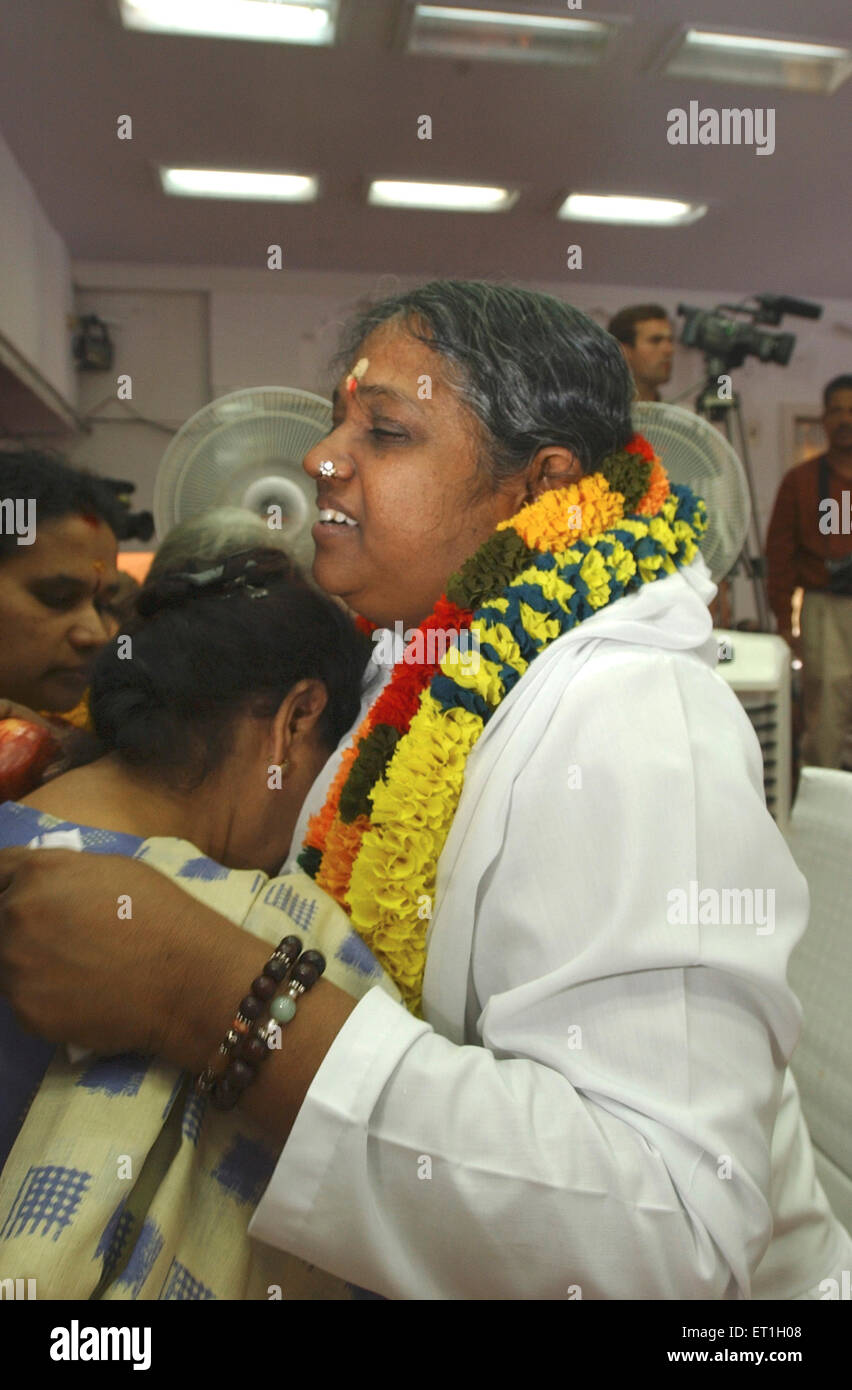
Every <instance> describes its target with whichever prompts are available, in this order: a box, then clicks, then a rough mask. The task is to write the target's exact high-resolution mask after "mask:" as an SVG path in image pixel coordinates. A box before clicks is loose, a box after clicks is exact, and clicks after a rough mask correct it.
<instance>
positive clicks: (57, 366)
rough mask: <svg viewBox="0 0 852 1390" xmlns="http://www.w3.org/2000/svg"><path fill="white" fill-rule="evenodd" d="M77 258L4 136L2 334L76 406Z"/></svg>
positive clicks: (0, 181)
mask: <svg viewBox="0 0 852 1390" xmlns="http://www.w3.org/2000/svg"><path fill="white" fill-rule="evenodd" d="M72 310H73V291H72V284H71V262H70V259H69V256H68V253H67V251H66V249H65V245H64V243H63V241H62V239H61V237H60V236H59V234H58V233H57V232H56V231H55V230H54V228H53V227H52V225H51V223H50V222H49V221H48V219H47V217H46V216H45V214H44V212H43V211H42V209H41V206H40V204H39V202H38V200H37V199H36V196H35V194H34V192H33V190H32V188H31V187H30V184H29V183H28V181H27V179H26V178H25V176H24V174H23V173H22V172H21V169H20V168H19V166H18V165H17V163H16V162H15V159H14V157H13V155H12V152H11V150H10V149H9V147H8V145H7V144H6V142H5V140H4V139H3V137H2V135H0V334H2V335H3V337H4V338H5V339H6V340H7V341H8V342H9V343H10V344H11V346H12V347H13V348H14V349H15V350H16V351H17V352H18V353H20V355H21V356H22V357H23V358H24V359H25V361H26V362H27V364H28V365H29V366H30V367H33V368H35V370H36V371H37V372H38V373H39V374H40V375H41V376H42V377H44V379H45V381H47V382H48V384H49V385H50V386H52V387H53V388H54V390H56V391H58V392H59V394H60V396H62V397H63V399H64V400H65V401H67V402H69V403H70V404H71V405H73V404H74V401H75V399H76V392H77V387H76V380H75V373H74V367H73V365H72V362H71V332H70V329H69V327H68V323H67V316H68V315H69V314H70V313H71V312H72Z"/></svg>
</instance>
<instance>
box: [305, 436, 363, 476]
mask: <svg viewBox="0 0 852 1390" xmlns="http://www.w3.org/2000/svg"><path fill="white" fill-rule="evenodd" d="M302 467H303V468H304V470H305V472H306V473H307V475H308V477H309V478H313V479H314V481H315V482H319V481H321V480H323V479H331V478H342V479H344V481H345V480H346V479H348V478H351V477H352V475H353V474H354V472H355V469H354V467H353V465H352V463H351V461H350V459H349V457H348V455H346V454H344V452H343V450H342V449H341V448H340V447H339V446H338V447H335V444H334V433H332V434H330V435H327V436H326V438H325V439H323V440H321V441H320V443H319V444H316V445H315V446H314V448H313V449H309V450H308V452H307V453H306V454H305V457H304V458H303V460H302Z"/></svg>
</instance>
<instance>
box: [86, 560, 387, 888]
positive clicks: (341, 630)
mask: <svg viewBox="0 0 852 1390" xmlns="http://www.w3.org/2000/svg"><path fill="white" fill-rule="evenodd" d="M197 568H198V572H197V573H195V574H194V575H193V576H192V577H190V576H188V574H187V573H183V574H168V575H164V576H162V577H161V578H159V579H157V580H155V581H153V582H150V583H148V584H146V585H144V586H143V588H142V589H141V590H140V592H139V594H138V595H137V599H136V608H137V616H136V617H135V618H134V619H133V620H132V621H131V622H130V623H128V624H127V625H126V627H125V630H124V631H123V632H122V633H121V634H120V635H119V636H118V637H117V638H116V640H115V642H114V643H111V644H110V646H109V647H107V648H105V650H104V651H103V652H102V653H101V654H100V656H99V658H98V660H97V662H96V663H95V667H94V671H93V674H92V685H91V692H90V707H91V714H92V723H93V726H94V730H95V734H96V737H97V740H98V747H97V752H98V753H100V754H110V755H112V757H113V758H114V759H115V760H117V761H118V763H119V764H121V765H122V766H123V767H124V768H125V769H126V770H130V771H132V772H133V773H134V774H135V775H136V776H138V777H139V778H140V779H141V781H142V782H143V783H147V784H149V785H155V786H158V787H165V788H168V789H169V790H170V791H171V792H173V793H174V796H175V798H177V799H178V800H179V801H180V800H181V799H185V798H186V796H187V795H192V794H195V793H199V792H200V793H201V794H202V795H203V796H204V798H205V800H206V799H207V798H209V797H214V798H219V799H220V802H221V808H222V815H221V817H220V823H221V825H222V827H223V836H224V837H225V839H226V840H227V849H224V848H223V847H222V846H214V847H213V848H214V851H216V850H218V852H217V853H215V854H214V857H219V858H221V859H222V861H223V862H226V863H228V864H229V865H231V866H233V867H263V868H266V869H270V870H271V871H273V872H274V871H277V868H278V866H279V865H280V863H281V861H282V860H283V859H284V858H285V857H286V854H287V852H288V849H289V845H290V839H291V836H292V830H293V826H294V824H295V820H296V816H297V815H298V811H299V809H300V807H301V805H302V802H303V800H304V797H305V795H306V794H307V791H308V789H309V788H310V786H311V783H312V782H313V781H314V779H315V777H316V776H317V774H318V773H319V771H320V769H321V768H322V766H323V764H324V763H325V762H326V760H327V759H328V757H329V755H330V754H331V752H332V751H333V750H334V748H335V747H336V746H337V744H338V743H339V742H340V740H341V738H342V737H343V736H344V734H346V733H347V731H348V730H349V729H350V727H351V726H352V724H353V723H354V722H355V719H356V717H357V715H358V710H359V706H360V700H361V682H362V677H363V673H364V669H365V666H366V664H367V660H368V658H369V654H370V644H369V641H368V639H367V638H365V637H364V636H363V635H362V634H360V633H359V632H358V631H357V630H356V628H355V626H354V624H353V622H352V620H351V618H350V617H349V616H348V615H347V614H346V613H345V612H344V610H343V609H342V608H341V606H340V605H339V604H337V603H336V602H334V600H333V599H329V598H327V597H326V596H325V595H323V594H321V593H319V592H318V591H317V590H316V589H315V588H314V586H313V585H311V584H310V583H309V582H308V581H307V580H306V579H305V578H304V576H303V575H302V574H301V573H300V572H299V571H298V570H297V569H296V568H295V567H294V566H293V565H292V564H291V562H290V561H289V559H288V558H287V556H286V555H284V554H282V552H281V551H280V550H274V549H257V550H252V551H247V552H243V553H242V554H240V555H237V556H231V557H221V560H220V561H219V562H217V563H216V564H214V565H206V566H205V568H204V569H201V568H200V566H199V567H197Z"/></svg>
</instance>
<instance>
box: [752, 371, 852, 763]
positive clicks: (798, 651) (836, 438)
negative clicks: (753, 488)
mask: <svg viewBox="0 0 852 1390" xmlns="http://www.w3.org/2000/svg"><path fill="white" fill-rule="evenodd" d="M822 424H823V428H824V430H825V434H826V439H827V441H828V448H827V450H826V451H825V453H824V454H820V455H818V456H817V457H816V458H812V459H806V460H805V462H804V463H800V464H798V466H797V467H795V468H791V469H790V470H789V471H788V472H787V474H786V475H785V477H784V479H783V481H782V483H781V486H780V488H779V489H778V495H777V497H776V499H775V506H774V508H773V511H772V517H771V520H770V522H769V530H768V531H767V535H766V555H767V560H768V590H769V602H770V605H771V607H772V611H773V612H774V614H775V617H776V619H777V622H778V631H779V633H780V634H781V636H782V637H783V638H784V639H785V641H786V642H787V643H788V644H789V646H790V647H791V648H792V650H793V652H794V654H795V655H796V656H800V657H801V661H802V677H803V680H802V691H803V706H804V708H803V717H804V733H803V736H802V750H801V753H802V761H803V762H804V763H809V764H811V765H816V766H818V767H839V768H845V769H846V770H847V771H850V772H852V374H849V375H845V376H838V377H835V378H834V379H833V380H832V381H830V382H829V383H828V385H827V386H826V388H825V390H824V391H823V415H822ZM799 587H801V588H803V589H804V591H805V595H804V600H803V603H802V613H801V619H800V628H801V637H800V639H799V640H798V641H797V640H796V639H795V638H794V637H793V634H792V615H791V600H792V597H793V590H794V589H796V588H799Z"/></svg>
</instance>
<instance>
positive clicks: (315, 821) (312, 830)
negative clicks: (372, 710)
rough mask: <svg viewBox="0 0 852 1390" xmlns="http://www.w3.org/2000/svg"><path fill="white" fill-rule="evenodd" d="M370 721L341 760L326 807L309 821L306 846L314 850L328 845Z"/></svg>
mask: <svg viewBox="0 0 852 1390" xmlns="http://www.w3.org/2000/svg"><path fill="white" fill-rule="evenodd" d="M369 719H370V716H369V714H368V715H367V716H366V718H365V719H364V721H363V723H362V724H361V727H360V729H359V730H358V733H357V734H356V736H355V741H354V743H352V744H350V746H349V747H348V748H347V749H346V751H345V752H344V754H343V757H342V758H341V759H340V766H339V767H338V769H337V772H336V773H335V776H334V781H333V782H332V784H331V786H330V787H329V789H328V795H327V797H326V802H325V805H324V806H323V808H322V810H321V811H317V813H316V815H313V816H311V818H310V820H309V821H308V828H307V831H306V832H305V844H306V845H309V846H310V847H311V848H312V849H319V850H321V849H323V847H324V845H325V843H326V837H327V835H328V832H329V829H330V827H331V824H332V821H333V820H334V818H335V816H336V815H337V803H338V802H339V801H340V793H341V791H342V790H343V784H344V783H345V781H346V779H347V777H348V776H349V773H350V771H351V769H352V764H353V763H354V761H355V759H356V758H357V756H358V746H359V744H360V741H361V736H362V735H363V734H364V733H366V732H367V730H368V725H369Z"/></svg>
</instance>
